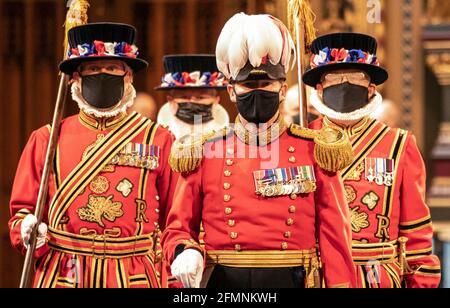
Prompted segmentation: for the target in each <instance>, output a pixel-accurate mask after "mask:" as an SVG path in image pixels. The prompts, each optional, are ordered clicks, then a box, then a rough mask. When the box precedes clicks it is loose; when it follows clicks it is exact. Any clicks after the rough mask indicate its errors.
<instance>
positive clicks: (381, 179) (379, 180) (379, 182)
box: [375, 173, 384, 186]
mask: <svg viewBox="0 0 450 308" xmlns="http://www.w3.org/2000/svg"><path fill="white" fill-rule="evenodd" d="M375 183H377V185H380V186H381V185H383V184H384V177H383V175H382V174H381V173H380V174H378V175H377V177H376V178H375Z"/></svg>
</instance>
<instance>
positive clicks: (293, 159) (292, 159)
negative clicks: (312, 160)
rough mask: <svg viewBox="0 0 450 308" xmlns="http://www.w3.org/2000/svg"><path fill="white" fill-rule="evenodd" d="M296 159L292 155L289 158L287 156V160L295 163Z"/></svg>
mask: <svg viewBox="0 0 450 308" xmlns="http://www.w3.org/2000/svg"><path fill="white" fill-rule="evenodd" d="M296 161H297V160H296V159H295V157H294V156H291V157H290V158H289V162H290V163H295V162H296Z"/></svg>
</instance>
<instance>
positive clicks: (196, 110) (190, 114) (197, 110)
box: [175, 103, 213, 124]
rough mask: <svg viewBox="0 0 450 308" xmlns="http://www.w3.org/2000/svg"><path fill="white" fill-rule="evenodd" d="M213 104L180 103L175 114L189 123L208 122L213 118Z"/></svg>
mask: <svg viewBox="0 0 450 308" xmlns="http://www.w3.org/2000/svg"><path fill="white" fill-rule="evenodd" d="M212 106H213V105H212V104H211V105H202V104H195V103H179V104H178V111H177V113H176V114H175V116H176V117H177V118H178V119H180V120H181V121H183V122H185V123H188V124H196V123H208V122H210V121H212V120H213V115H212Z"/></svg>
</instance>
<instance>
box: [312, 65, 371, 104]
mask: <svg viewBox="0 0 450 308" xmlns="http://www.w3.org/2000/svg"><path fill="white" fill-rule="evenodd" d="M320 81H321V83H320V84H318V85H317V86H316V89H317V92H318V93H319V95H320V96H322V95H323V90H325V89H326V88H329V87H333V86H337V85H340V84H343V83H346V82H348V83H350V84H353V85H357V86H361V87H365V88H368V89H369V99H370V98H372V97H373V96H374V95H375V91H376V85H375V84H373V83H371V80H370V77H369V75H367V74H366V73H365V72H363V71H360V70H337V71H333V72H329V73H326V74H324V75H323V76H322V78H321V79H320Z"/></svg>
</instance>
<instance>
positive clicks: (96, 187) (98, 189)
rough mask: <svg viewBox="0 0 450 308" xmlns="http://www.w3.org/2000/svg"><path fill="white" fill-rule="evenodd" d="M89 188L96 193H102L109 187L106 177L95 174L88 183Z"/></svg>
mask: <svg viewBox="0 0 450 308" xmlns="http://www.w3.org/2000/svg"><path fill="white" fill-rule="evenodd" d="M89 188H90V189H91V190H92V192H93V193H95V194H97V195H101V194H104V193H105V192H107V191H108V189H109V182H108V179H107V178H105V177H104V176H101V175H99V176H96V177H95V178H94V179H93V180H92V182H91V183H90V184H89Z"/></svg>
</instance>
